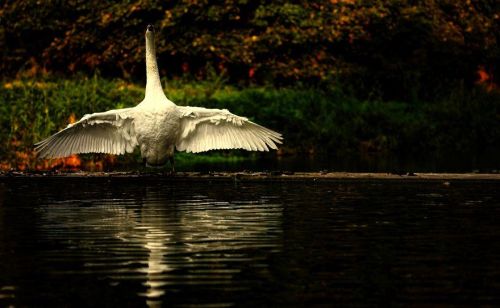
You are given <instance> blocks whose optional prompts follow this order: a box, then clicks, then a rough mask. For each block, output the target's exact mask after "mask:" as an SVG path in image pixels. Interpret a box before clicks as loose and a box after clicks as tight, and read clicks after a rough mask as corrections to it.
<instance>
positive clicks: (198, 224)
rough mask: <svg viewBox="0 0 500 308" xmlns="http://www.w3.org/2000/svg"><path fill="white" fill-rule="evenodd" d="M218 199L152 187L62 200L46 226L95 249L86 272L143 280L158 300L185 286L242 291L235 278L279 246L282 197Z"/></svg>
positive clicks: (153, 302) (144, 292)
mask: <svg viewBox="0 0 500 308" xmlns="http://www.w3.org/2000/svg"><path fill="white" fill-rule="evenodd" d="M218 199H219V198H217V197H209V196H207V195H196V196H194V197H191V198H189V199H181V200H179V199H177V198H176V197H175V193H173V192H172V191H170V192H169V191H163V190H162V189H160V188H155V187H153V188H151V187H150V188H147V189H145V190H144V191H143V193H142V194H140V195H138V196H136V197H135V198H127V199H125V198H124V199H116V198H114V199H104V200H102V199H101V200H91V201H87V202H85V203H82V202H81V201H71V200H69V201H68V200H65V201H62V202H60V203H52V204H50V205H47V209H46V211H44V217H45V219H46V222H45V223H44V224H43V226H44V227H45V228H46V229H45V230H43V231H44V232H45V234H46V235H47V236H48V237H51V239H52V240H64V239H63V238H61V237H66V238H74V239H77V240H79V241H80V242H79V243H80V245H76V246H73V248H74V249H76V250H78V249H80V250H81V249H91V250H92V251H93V252H94V253H92V254H86V259H85V267H86V268H87V269H88V271H89V272H98V273H102V274H104V275H105V276H106V277H107V279H109V280H110V282H109V284H110V285H111V286H117V285H120V284H121V283H125V282H127V283H128V282H130V281H138V282H140V283H141V285H142V288H140V289H138V292H137V294H138V296H140V297H144V298H145V299H146V303H147V304H148V305H149V306H157V305H160V304H161V303H162V302H163V301H164V300H165V299H164V297H165V293H166V292H169V290H171V289H177V290H178V289H179V288H182V287H183V286H184V287H185V286H202V285H205V286H207V285H210V286H216V287H222V288H240V289H242V288H243V289H244V288H245V286H244V285H240V286H238V285H233V284H234V281H235V279H234V276H235V275H240V274H241V271H242V269H244V268H245V266H247V265H248V263H249V262H252V263H262V265H263V264H264V263H265V262H264V261H265V260H264V259H263V258H265V257H263V256H266V255H267V254H268V253H270V252H277V251H279V250H280V249H281V247H280V243H281V241H280V240H279V239H280V237H281V236H282V225H281V223H282V209H283V207H282V204H281V203H280V202H276V200H275V199H274V198H273V197H272V196H269V197H265V196H264V197H262V196H260V197H254V199H251V200H243V201H235V200H232V198H227V197H226V198H225V200H222V201H221V200H218ZM55 225H56V226H57V227H58V229H59V230H57V231H56V230H55V228H54V226H55ZM60 228H64V229H66V230H65V232H61V230H60ZM83 243H85V245H86V246H85V247H83ZM262 251H264V252H262ZM256 252H259V253H256ZM105 256H107V257H105ZM256 266H258V264H257V265H256Z"/></svg>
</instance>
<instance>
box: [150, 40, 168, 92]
mask: <svg viewBox="0 0 500 308" xmlns="http://www.w3.org/2000/svg"><path fill="white" fill-rule="evenodd" d="M162 98H166V96H165V93H163V88H162V86H161V81H160V73H159V71H158V63H157V62H156V47H155V40H154V33H151V32H150V33H146V97H145V100H149V99H154V100H155V101H156V100H158V99H162Z"/></svg>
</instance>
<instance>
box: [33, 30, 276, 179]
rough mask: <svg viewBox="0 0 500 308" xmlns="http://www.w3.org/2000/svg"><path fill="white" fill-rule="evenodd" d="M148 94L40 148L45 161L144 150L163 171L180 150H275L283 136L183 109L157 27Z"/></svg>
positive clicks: (220, 114) (149, 51)
mask: <svg viewBox="0 0 500 308" xmlns="http://www.w3.org/2000/svg"><path fill="white" fill-rule="evenodd" d="M145 36H146V92H145V96H144V99H143V100H142V102H140V103H139V104H138V105H136V106H135V107H131V108H122V109H116V110H109V111H105V112H97V113H92V114H86V115H84V116H83V117H82V118H81V119H80V120H79V121H77V122H75V123H73V124H69V125H68V126H67V127H66V128H65V129H63V130H61V131H59V132H57V133H55V134H54V135H52V136H50V137H48V138H47V139H45V140H42V141H41V142H38V143H36V144H35V151H36V153H37V155H38V157H39V158H59V157H66V156H69V155H71V154H78V153H108V154H124V153H131V152H133V151H134V148H135V147H137V146H139V148H140V152H141V157H142V159H143V161H144V162H145V163H146V166H150V167H161V166H163V165H165V164H166V163H167V161H169V162H170V163H171V166H172V170H173V171H175V170H174V151H175V149H177V151H186V152H188V153H199V152H205V151H209V150H217V149H244V150H248V151H269V149H277V145H278V144H281V143H282V140H283V138H282V135H281V134H280V133H277V132H275V131H273V130H270V129H268V128H265V127H263V126H260V125H258V124H256V123H253V122H251V121H249V120H248V119H247V118H245V117H240V116H237V115H235V114H232V113H230V112H229V111H228V110H227V109H207V108H202V107H189V106H177V105H176V104H174V103H173V102H172V101H170V100H169V99H168V98H167V97H166V96H165V93H164V92H163V88H162V86H161V82H160V74H159V71H158V64H157V61H156V47H155V41H154V27H153V26H152V25H148V26H147V29H146V35H145Z"/></svg>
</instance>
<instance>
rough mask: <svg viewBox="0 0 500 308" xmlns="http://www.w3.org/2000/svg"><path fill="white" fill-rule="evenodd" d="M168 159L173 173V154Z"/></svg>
mask: <svg viewBox="0 0 500 308" xmlns="http://www.w3.org/2000/svg"><path fill="white" fill-rule="evenodd" d="M168 160H169V161H170V165H171V166H172V174H175V166H174V155H172V156H170V157H169V158H168Z"/></svg>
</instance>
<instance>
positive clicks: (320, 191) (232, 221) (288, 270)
mask: <svg viewBox="0 0 500 308" xmlns="http://www.w3.org/2000/svg"><path fill="white" fill-rule="evenodd" d="M499 188H500V187H499V184H498V183H495V182H452V183H451V185H443V183H441V182H427V183H424V182H413V183H395V182H332V183H321V184H314V183H309V184H307V183H278V182H276V183H232V182H224V183H222V182H220V183H215V182H213V183H210V182H203V181H200V182H178V183H176V182H172V181H163V180H161V179H111V180H106V179H92V180H79V179H70V180H67V179H66V180H65V179H53V180H50V181H36V180H28V179H14V180H8V181H6V180H4V182H3V183H0V273H1V274H0V306H1V307H5V306H9V305H14V306H20V307H24V306H75V305H78V306H135V307H141V306H148V305H149V306H172V305H174V306H175V305H206V306H210V307H213V306H232V305H236V306H251V307H256V306H331V305H333V306H339V305H340V306H344V305H348V306H351V305H352V306H381V305H382V306H387V305H396V306H408V305H410V306H421V305H422V306H436V305H438V306H443V305H444V306H446V305H458V304H465V305H469V306H476V305H494V304H495V303H498V302H500V194H499Z"/></svg>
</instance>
